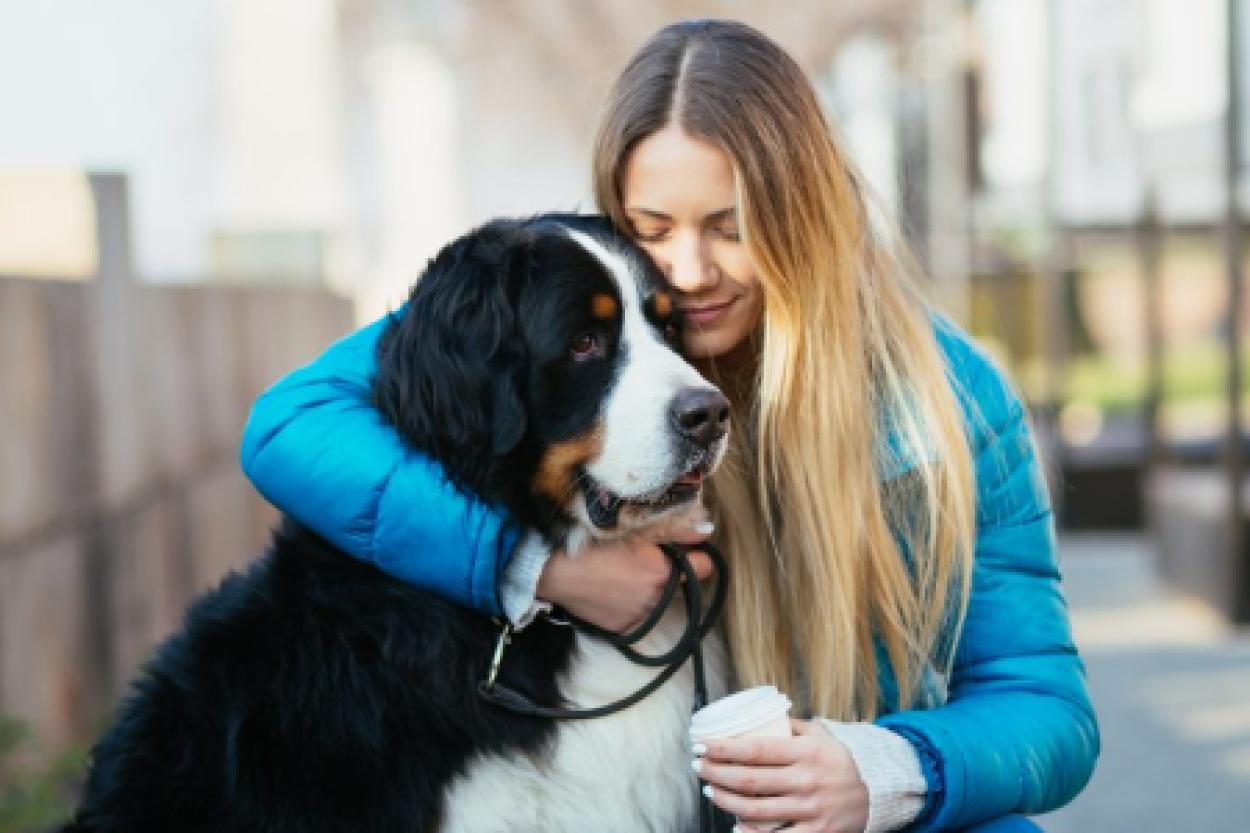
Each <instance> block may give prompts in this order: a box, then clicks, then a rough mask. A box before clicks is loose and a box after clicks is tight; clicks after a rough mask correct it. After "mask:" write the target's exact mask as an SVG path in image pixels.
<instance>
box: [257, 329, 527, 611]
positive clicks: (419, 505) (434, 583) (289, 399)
mask: <svg viewBox="0 0 1250 833" xmlns="http://www.w3.org/2000/svg"><path fill="white" fill-rule="evenodd" d="M385 323H386V319H385V318H383V319H382V320H380V321H377V322H375V323H374V324H372V325H370V326H368V327H365V328H364V329H362V330H360V331H358V332H356V333H354V334H352V335H350V336H348V337H347V338H345V339H343V340H341V341H339V342H337V343H336V344H334V345H333V346H331V347H330V348H329V349H328V350H327V351H326V352H325V353H323V354H322V355H321V356H320V357H319V358H318V359H317V360H316V361H314V362H312V363H311V364H309V365H307V366H305V367H303V368H300V369H299V370H296V371H295V372H293V373H291V374H289V375H288V376H286V377H285V378H283V379H281V380H280V381H278V382H277V384H275V385H274V386H273V387H271V388H270V389H269V390H267V391H266V392H265V393H264V394H262V395H261V397H260V398H259V399H258V400H257V401H256V404H255V405H254V406H253V408H252V413H251V416H250V417H249V418H248V421H247V426H246V428H245V429H244V431H243V443H242V448H241V451H240V458H241V462H242V464H243V471H244V472H245V473H246V474H247V476H248V477H249V478H250V479H251V480H252V483H253V484H255V486H256V488H257V490H258V491H260V493H261V494H263V495H264V496H265V497H266V498H267V499H268V500H269V501H271V502H272V503H273V504H274V505H276V506H277V507H278V508H279V509H281V510H282V511H284V512H286V513H287V514H289V515H290V516H291V517H293V518H295V519H296V520H297V521H299V522H300V523H302V524H304V525H305V526H307V527H308V528H310V529H312V530H313V531H315V532H317V533H318V534H319V535H321V536H323V537H325V538H326V539H327V540H329V541H331V542H332V543H334V544H335V545H336V546H338V547H339V548H340V549H342V550H344V551H345V552H347V553H348V554H350V555H352V556H355V557H356V558H359V559H361V560H362V561H369V562H372V563H374V564H376V565H377V566H378V567H380V568H381V569H383V570H385V571H386V572H388V573H390V574H391V575H394V576H396V577H397V578H400V579H403V580H405V581H408V582H411V583H412V584H415V585H418V586H420V587H423V588H426V589H428V590H431V591H433V592H435V593H438V594H439V595H442V596H444V597H445V598H447V599H450V600H452V601H455V602H458V603H460V604H464V605H467V606H470V607H473V608H476V609H478V610H481V611H484V612H487V613H492V614H497V613H499V611H500V605H499V598H498V592H497V588H498V587H499V583H500V582H499V577H500V573H501V570H502V569H503V567H504V565H505V564H506V561H507V559H508V557H509V556H510V554H511V553H512V550H513V547H514V545H515V544H516V540H517V532H516V530H515V529H513V528H512V525H511V524H509V523H508V522H507V519H506V518H505V517H504V516H503V515H502V514H501V513H500V512H498V511H497V510H495V509H494V508H493V507H490V506H487V505H485V504H483V503H482V502H480V501H477V500H474V499H472V498H470V497H468V496H466V495H464V494H462V493H461V492H459V491H457V490H456V489H455V488H454V487H453V486H452V485H451V484H450V483H448V482H447V480H446V478H445V477H444V474H443V470H442V468H441V467H439V465H438V464H437V463H435V462H433V461H431V460H430V459H429V458H427V457H424V456H422V455H420V454H418V453H415V452H413V451H411V450H409V449H408V448H407V447H405V446H404V444H403V443H402V441H401V440H400V438H399V435H398V434H397V433H396V431H395V430H394V429H393V428H392V427H391V426H389V425H387V424H386V423H384V422H383V421H382V419H381V417H380V415H379V413H378V411H377V410H376V409H375V408H374V407H373V405H372V404H371V402H370V382H371V380H372V377H373V373H374V369H375V367H376V364H375V359H374V349H375V347H376V345H377V340H378V337H379V336H380V335H381V332H382V329H383V328H384V326H385Z"/></svg>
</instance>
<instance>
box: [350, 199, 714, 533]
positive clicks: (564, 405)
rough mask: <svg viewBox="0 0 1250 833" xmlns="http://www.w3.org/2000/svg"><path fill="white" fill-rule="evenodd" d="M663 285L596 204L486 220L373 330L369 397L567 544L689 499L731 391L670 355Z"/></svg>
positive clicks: (706, 466)
mask: <svg viewBox="0 0 1250 833" xmlns="http://www.w3.org/2000/svg"><path fill="white" fill-rule="evenodd" d="M680 326H681V323H680V319H679V317H678V314H677V310H676V306H675V304H674V303H673V298H672V297H671V296H670V295H669V294H668V293H667V291H666V290H665V288H664V284H663V280H662V277H661V275H660V274H659V272H658V271H657V270H656V268H655V266H654V264H652V262H651V261H650V259H649V258H648V257H647V256H646V255H645V253H643V252H642V250H641V249H639V248H638V247H636V246H635V245H633V244H632V243H630V242H629V241H628V240H626V239H625V238H623V237H621V236H619V235H617V234H616V233H614V232H613V230H612V228H611V226H610V224H609V223H608V222H607V221H606V220H605V219H602V218H598V217H587V216H579V215H543V216H539V217H535V218H533V219H529V220H501V221H495V222H492V223H489V224H487V225H485V226H483V227H481V228H479V229H477V230H476V231H473V232H471V233H469V234H467V235H465V236H464V237H462V238H460V239H458V240H456V241H454V242H452V243H451V244H449V245H448V246H447V247H445V248H444V249H443V250H442V251H441V252H439V254H438V255H437V256H436V257H435V258H434V260H433V261H431V263H430V265H429V267H428V268H427V270H426V272H425V274H424V275H422V277H421V278H420V280H419V281H418V282H417V284H416V286H415V287H414V288H413V290H412V294H411V296H410V297H409V300H408V304H407V306H406V307H404V308H403V309H401V310H400V311H399V312H397V313H395V314H394V315H393V316H392V318H391V321H390V322H389V325H388V327H387V329H386V331H385V332H384V333H383V335H382V338H381V339H380V341H379V344H378V369H377V375H376V378H375V381H374V393H375V400H376V403H377V405H378V407H379V408H380V410H381V411H382V413H383V414H384V415H385V416H386V418H387V419H389V420H390V421H391V422H392V423H393V424H394V425H395V426H396V427H397V428H398V430H399V432H400V434H401V435H402V436H403V437H404V438H405V439H406V440H407V441H408V442H409V443H411V444H412V445H413V446H414V447H416V448H418V449H420V450H421V451H423V452H425V453H427V454H429V455H431V456H432V457H434V458H435V459H436V460H438V461H439V462H440V463H441V464H442V465H443V467H444V468H445V470H446V472H447V474H448V477H449V478H450V479H451V481H452V482H453V483H455V484H456V485H457V486H458V487H460V488H461V489H463V490H465V491H467V492H471V493H473V494H476V495H479V496H481V497H482V498H484V499H486V500H487V501H490V502H492V503H496V504H499V505H501V506H503V507H505V508H506V509H507V510H508V511H509V513H510V514H512V516H513V517H515V518H516V519H517V520H518V521H520V522H521V523H523V524H526V525H528V526H531V527H533V528H536V529H538V530H540V531H541V532H543V533H544V534H546V535H547V536H548V537H549V538H551V540H552V541H553V542H554V543H565V541H566V538H567V536H569V535H570V533H572V532H574V530H575V529H578V528H580V529H581V530H582V531H584V532H586V533H589V534H590V535H592V536H595V537H608V536H613V535H619V534H623V533H626V532H629V531H631V530H634V529H637V528H639V527H641V526H646V525H650V524H652V523H656V522H658V521H659V520H660V519H662V518H664V517H666V516H668V515H671V514H673V513H674V512H676V511H678V510H680V509H681V508H683V507H689V506H690V505H691V504H692V503H693V502H695V501H697V499H698V498H699V495H700V491H701V487H702V483H703V480H704V478H705V477H706V476H707V475H708V474H709V473H710V472H711V471H712V470H713V469H714V468H715V467H716V465H717V464H718V463H719V462H720V460H721V458H722V457H723V456H724V451H725V446H726V444H727V442H728V428H729V408H728V403H727V402H726V400H725V398H724V397H723V396H722V395H721V394H720V392H719V391H717V390H716V388H714V387H713V386H712V385H711V384H710V383H708V382H707V381H706V380H705V379H703V377H702V376H700V375H699V374H698V372H696V371H695V370H694V368H692V367H691V366H690V365H689V364H688V363H687V362H686V361H685V360H684V359H682V358H681V356H680V355H678V352H677V351H678V349H679V344H680V338H681V332H680Z"/></svg>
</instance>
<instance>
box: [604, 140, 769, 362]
mask: <svg viewBox="0 0 1250 833" xmlns="http://www.w3.org/2000/svg"><path fill="white" fill-rule="evenodd" d="M622 185H623V190H624V194H623V196H624V202H625V213H626V216H627V217H628V218H629V221H630V224H631V225H632V226H633V228H632V230H631V231H632V233H633V237H634V239H635V240H636V241H637V242H638V243H639V244H640V245H641V246H642V247H643V248H644V249H646V250H647V251H648V252H649V253H650V254H651V257H652V258H654V259H655V261H656V263H657V264H659V266H660V269H661V270H662V271H663V272H664V274H665V275H666V276H668V280H669V283H671V284H672V286H673V288H674V289H675V290H677V293H678V308H679V309H680V310H682V317H683V319H684V323H685V336H684V341H685V348H686V352H687V354H688V355H690V356H691V357H693V358H716V357H718V356H724V355H726V354H727V353H729V352H730V351H731V350H733V349H734V348H735V347H737V346H739V345H740V344H742V343H743V342H744V341H745V340H746V338H747V336H749V335H750V334H751V332H752V331H753V330H754V329H755V327H756V325H757V324H758V323H759V320H760V315H761V313H762V311H763V305H764V292H763V289H762V288H761V286H760V282H759V278H758V277H757V274H756V270H755V266H754V264H752V263H751V258H750V257H748V255H747V250H746V246H745V245H744V244H743V242H742V237H741V233H740V232H741V228H740V226H739V223H738V212H737V208H736V206H737V201H736V199H735V189H734V170H733V165H732V164H731V163H730V161H729V157H728V156H727V155H726V154H725V153H724V151H722V150H721V149H720V148H718V147H716V146H715V145H712V144H709V143H708V142H705V141H703V140H701V139H696V138H694V137H692V136H689V135H687V134H686V132H685V131H683V130H682V129H681V127H680V126H678V125H676V124H670V125H668V126H667V127H665V128H663V129H662V130H660V131H658V132H656V133H653V134H651V135H650V136H648V137H647V138H645V139H643V140H642V141H641V142H639V143H638V145H637V146H636V147H635V148H634V150H633V152H632V153H631V154H630V155H629V158H628V159H627V160H626V161H625V172H624V180H623V183H622Z"/></svg>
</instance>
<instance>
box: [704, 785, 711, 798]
mask: <svg viewBox="0 0 1250 833" xmlns="http://www.w3.org/2000/svg"><path fill="white" fill-rule="evenodd" d="M703 794H704V795H706V796H707V797H708V798H711V797H712V785H711V784H704V785H703Z"/></svg>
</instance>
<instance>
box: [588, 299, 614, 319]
mask: <svg viewBox="0 0 1250 833" xmlns="http://www.w3.org/2000/svg"><path fill="white" fill-rule="evenodd" d="M616 310H617V304H616V299H615V298H613V297H612V296H611V295H608V294H607V293H605V292H600V293H597V294H596V295H595V297H593V298H591V299H590V313H591V315H593V316H594V317H595V318H598V319H599V320H600V321H610V320H611V319H613V318H615V317H616Z"/></svg>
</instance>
